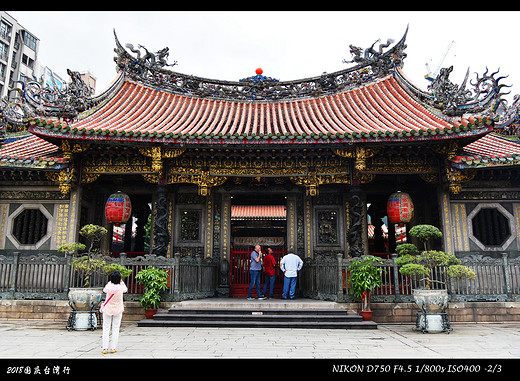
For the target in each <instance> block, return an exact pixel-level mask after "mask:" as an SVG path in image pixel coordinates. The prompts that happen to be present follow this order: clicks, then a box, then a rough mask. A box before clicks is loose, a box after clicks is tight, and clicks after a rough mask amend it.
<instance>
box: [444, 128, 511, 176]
mask: <svg viewBox="0 0 520 381" xmlns="http://www.w3.org/2000/svg"><path fill="white" fill-rule="evenodd" d="M451 161H452V165H453V166H454V167H455V168H459V169H465V168H486V167H497V166H507V165H519V164H520V142H518V141H514V140H511V139H508V138H504V137H501V136H499V135H497V134H494V133H491V134H488V135H486V136H484V137H482V138H480V139H478V140H477V141H475V142H473V143H471V144H468V145H467V146H465V147H464V148H463V153H462V154H461V155H458V156H456V157H454V158H453V159H452V160H451Z"/></svg>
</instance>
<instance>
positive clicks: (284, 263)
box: [280, 249, 303, 299]
mask: <svg viewBox="0 0 520 381" xmlns="http://www.w3.org/2000/svg"><path fill="white" fill-rule="evenodd" d="M293 251H294V250H293V249H290V250H289V253H288V254H287V255H285V256H284V257H283V258H282V260H281V261H280V269H282V271H283V274H284V277H283V291H282V299H287V296H289V298H290V299H294V293H295V290H296V280H297V278H298V271H300V270H301V269H302V267H303V261H302V260H301V258H300V257H298V256H297V255H296V254H293Z"/></svg>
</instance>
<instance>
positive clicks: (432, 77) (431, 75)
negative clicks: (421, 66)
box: [424, 41, 455, 82]
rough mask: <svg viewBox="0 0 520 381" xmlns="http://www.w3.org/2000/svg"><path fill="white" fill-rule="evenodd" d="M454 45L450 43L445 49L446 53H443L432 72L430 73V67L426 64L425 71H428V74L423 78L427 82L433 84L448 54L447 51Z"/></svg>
mask: <svg viewBox="0 0 520 381" xmlns="http://www.w3.org/2000/svg"><path fill="white" fill-rule="evenodd" d="M454 43H455V41H452V42H450V44H449V45H448V47H447V48H446V51H445V52H444V55H443V56H442V58H441V60H440V61H439V64H438V65H437V68H436V69H435V71H434V72H432V71H431V69H430V66H429V65H428V63H426V69H427V70H428V74H426V75H425V76H424V78H426V79H427V80H428V81H430V82H433V81H434V80H435V78H437V76H438V75H439V70H440V69H441V65H442V63H443V62H444V60H445V59H446V55H447V54H448V52H449V50H450V49H451V46H452V45H453V44H454Z"/></svg>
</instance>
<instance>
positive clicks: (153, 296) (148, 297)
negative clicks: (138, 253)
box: [135, 266, 168, 319]
mask: <svg viewBox="0 0 520 381" xmlns="http://www.w3.org/2000/svg"><path fill="white" fill-rule="evenodd" d="M135 279H136V281H137V283H139V284H142V285H143V286H144V288H145V292H144V294H143V296H142V297H141V299H140V300H139V305H140V306H141V307H143V308H144V311H145V316H146V318H147V319H151V318H153V315H155V313H156V312H157V309H158V308H159V306H160V303H161V295H160V294H161V292H162V291H164V290H166V288H167V286H168V272H167V271H166V270H160V269H157V268H155V267H153V266H148V267H147V268H146V269H144V270H141V271H139V272H138V273H137V275H136V276H135Z"/></svg>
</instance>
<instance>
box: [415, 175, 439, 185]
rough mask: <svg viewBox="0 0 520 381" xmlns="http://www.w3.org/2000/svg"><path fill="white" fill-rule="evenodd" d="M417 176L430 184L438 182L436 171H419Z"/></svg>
mask: <svg viewBox="0 0 520 381" xmlns="http://www.w3.org/2000/svg"><path fill="white" fill-rule="evenodd" d="M419 177H420V178H421V179H423V180H424V181H426V182H427V183H430V184H437V183H438V182H439V174H438V173H420V174H419Z"/></svg>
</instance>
